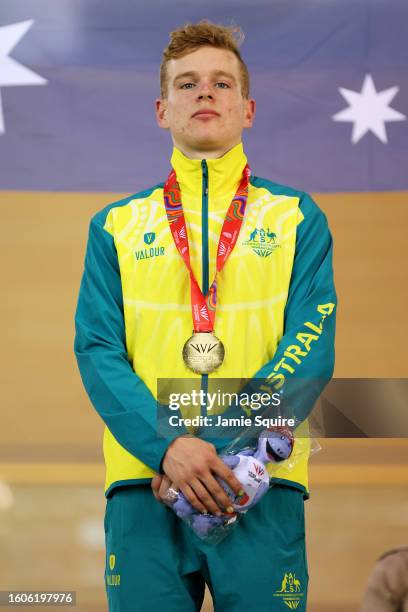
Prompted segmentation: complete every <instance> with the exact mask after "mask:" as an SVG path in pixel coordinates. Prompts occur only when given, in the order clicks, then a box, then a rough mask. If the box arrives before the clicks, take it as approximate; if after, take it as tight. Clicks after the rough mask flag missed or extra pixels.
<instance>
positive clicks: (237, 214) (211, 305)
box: [164, 164, 251, 332]
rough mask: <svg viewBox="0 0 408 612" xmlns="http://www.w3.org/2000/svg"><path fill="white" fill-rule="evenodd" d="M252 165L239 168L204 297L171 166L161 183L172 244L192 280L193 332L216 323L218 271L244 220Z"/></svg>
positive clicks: (212, 327) (179, 193) (207, 330)
mask: <svg viewBox="0 0 408 612" xmlns="http://www.w3.org/2000/svg"><path fill="white" fill-rule="evenodd" d="M250 176H251V169H250V167H249V166H248V164H247V165H246V166H245V168H244V170H243V172H242V179H241V182H240V184H239V186H238V189H237V192H236V194H235V195H234V197H233V199H232V202H231V204H230V205H229V207H228V211H227V214H226V217H225V219H224V223H223V226H222V230H221V235H220V239H219V242H218V249H217V267H216V272H215V278H214V281H213V283H212V285H211V287H210V289H209V291H208V293H207V295H206V296H205V297H204V296H203V294H202V291H201V289H200V287H199V285H198V283H197V280H196V278H195V276H194V272H193V270H192V268H191V263H190V250H189V246H188V236H187V226H186V221H185V218H184V213H183V205H182V203H181V191H180V185H179V184H178V182H177V176H176V173H175V171H174V170H172V171H171V172H170V174H169V176H168V178H167V181H166V183H165V185H164V205H165V208H166V214H167V219H168V220H169V225H170V230H171V233H172V235H173V239H174V244H175V245H176V248H177V250H178V252H179V253H180V255H181V257H182V258H183V260H184V263H185V264H186V266H187V269H188V271H189V273H190V281H191V283H190V284H191V308H192V312H193V325H194V331H195V332H212V331H214V324H215V310H216V307H217V274H218V272H220V271H221V270H222V269H223V267H224V266H225V263H226V261H227V259H228V257H229V256H230V254H231V252H232V249H233V248H234V246H235V243H236V242H237V239H238V235H239V231H240V229H241V226H242V222H243V220H244V215H245V208H246V204H247V199H248V183H249V177H250Z"/></svg>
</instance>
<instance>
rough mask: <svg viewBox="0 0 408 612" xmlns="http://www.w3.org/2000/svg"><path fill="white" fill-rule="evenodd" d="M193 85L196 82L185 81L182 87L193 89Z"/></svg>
mask: <svg viewBox="0 0 408 612" xmlns="http://www.w3.org/2000/svg"><path fill="white" fill-rule="evenodd" d="M192 87H194V83H183V85H181V87H180V89H191V88H192Z"/></svg>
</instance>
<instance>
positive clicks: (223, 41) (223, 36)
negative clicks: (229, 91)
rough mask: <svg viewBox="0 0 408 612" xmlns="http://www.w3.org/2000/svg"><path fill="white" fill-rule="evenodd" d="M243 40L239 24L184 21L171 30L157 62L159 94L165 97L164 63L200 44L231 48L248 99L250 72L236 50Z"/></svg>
mask: <svg viewBox="0 0 408 612" xmlns="http://www.w3.org/2000/svg"><path fill="white" fill-rule="evenodd" d="M243 40H244V33H243V31H242V30H241V28H240V27H239V26H223V25H219V24H215V23H211V22H210V21H207V20H206V19H204V20H202V21H199V22H198V23H186V24H185V25H184V26H182V27H181V28H178V29H177V30H174V31H173V32H171V33H170V42H169V44H168V45H167V47H166V48H165V49H164V50H163V60H162V63H161V65H160V94H161V97H162V98H166V97H167V89H168V74H167V63H168V62H169V61H170V60H172V59H178V58H180V57H184V56H185V55H188V54H189V53H192V52H193V51H197V49H199V48H200V47H216V48H217V49H226V50H227V51H231V52H232V53H233V54H234V55H235V57H236V58H237V59H238V62H239V68H240V76H241V91H242V96H243V97H244V98H246V99H248V98H249V72H248V68H247V65H246V64H245V62H244V60H243V59H242V57H241V54H240V52H239V45H240V44H241V43H242V41H243Z"/></svg>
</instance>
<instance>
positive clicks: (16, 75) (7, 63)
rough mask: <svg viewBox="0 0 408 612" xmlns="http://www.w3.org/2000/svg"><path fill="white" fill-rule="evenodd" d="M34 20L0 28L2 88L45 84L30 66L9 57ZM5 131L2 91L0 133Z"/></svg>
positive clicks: (0, 82)
mask: <svg viewBox="0 0 408 612" xmlns="http://www.w3.org/2000/svg"><path fill="white" fill-rule="evenodd" d="M33 23H34V20H33V19H29V20H28V21H20V22H19V23H13V24H12V25H8V26H3V27H1V28H0V88H1V87H10V86H12V85H45V84H46V83H47V80H46V79H43V77H41V76H39V75H38V74H36V73H35V72H33V71H32V70H29V68H26V67H25V66H23V65H22V64H19V63H18V62H16V60H13V59H11V57H8V55H9V53H10V51H12V50H13V49H14V47H15V46H16V45H17V43H18V42H20V40H21V39H22V38H23V36H24V34H25V33H26V32H27V30H29V29H30V28H31V26H32V25H33ZM4 132H5V125H4V118H3V110H2V105H1V91H0V133H4Z"/></svg>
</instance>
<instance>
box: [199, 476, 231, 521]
mask: <svg viewBox="0 0 408 612" xmlns="http://www.w3.org/2000/svg"><path fill="white" fill-rule="evenodd" d="M215 482H216V481H215ZM190 487H191V488H192V489H193V491H194V493H195V494H196V496H197V498H198V499H199V500H200V502H202V504H203V505H204V506H205V508H206V512H210V513H211V514H216V515H217V516H221V514H222V508H220V507H219V506H218V505H217V503H216V501H215V499H214V497H212V496H211V495H210V493H209V492H208V489H206V487H205V486H204V485H203V484H202V483H201V482H200V481H199V480H198V478H196V479H195V480H193V481H192V482H190ZM219 488H221V487H219ZM230 503H231V500H229V504H230Z"/></svg>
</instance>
